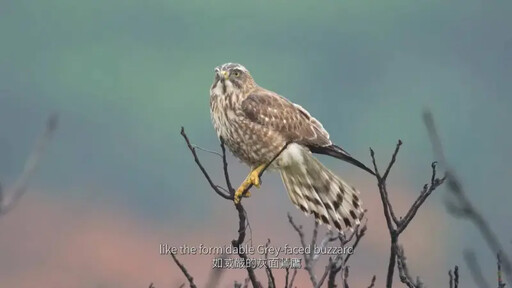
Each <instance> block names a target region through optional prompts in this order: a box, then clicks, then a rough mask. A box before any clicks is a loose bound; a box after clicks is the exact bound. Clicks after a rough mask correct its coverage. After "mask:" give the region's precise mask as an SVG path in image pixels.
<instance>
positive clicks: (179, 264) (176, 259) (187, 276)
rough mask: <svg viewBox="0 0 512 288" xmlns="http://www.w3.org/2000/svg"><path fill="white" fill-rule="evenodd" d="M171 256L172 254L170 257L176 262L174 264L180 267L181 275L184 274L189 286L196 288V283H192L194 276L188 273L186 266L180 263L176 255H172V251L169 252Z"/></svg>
mask: <svg viewBox="0 0 512 288" xmlns="http://www.w3.org/2000/svg"><path fill="white" fill-rule="evenodd" d="M171 256H172V259H174V262H175V263H176V265H178V267H179V268H180V270H181V272H182V273H183V275H185V277H186V278H187V280H188V284H189V285H190V288H197V286H196V284H194V278H193V277H192V276H190V273H188V271H187V268H185V266H184V265H183V264H181V262H180V261H179V260H178V258H177V257H176V255H174V253H171Z"/></svg>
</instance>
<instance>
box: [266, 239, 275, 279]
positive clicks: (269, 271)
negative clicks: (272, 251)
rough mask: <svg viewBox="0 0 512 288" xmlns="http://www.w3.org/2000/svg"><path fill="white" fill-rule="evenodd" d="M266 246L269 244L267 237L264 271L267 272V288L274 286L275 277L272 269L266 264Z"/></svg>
mask: <svg viewBox="0 0 512 288" xmlns="http://www.w3.org/2000/svg"><path fill="white" fill-rule="evenodd" d="M268 246H270V239H268V241H267V243H266V244H265V248H267V249H265V271H266V273H267V278H268V287H269V288H276V279H275V278H274V273H272V269H271V268H270V267H269V265H268Z"/></svg>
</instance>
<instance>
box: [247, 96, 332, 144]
mask: <svg viewBox="0 0 512 288" xmlns="http://www.w3.org/2000/svg"><path fill="white" fill-rule="evenodd" d="M242 111H243V112H244V113H245V115H246V116H247V118H248V119H249V120H251V121H253V122H255V123H258V124H260V125H262V126H264V127H268V128H270V129H272V130H274V131H278V132H280V133H282V135H283V136H285V137H286V138H287V140H288V141H293V142H295V143H299V144H304V145H308V146H309V145H312V146H328V145H331V144H332V143H331V140H329V133H327V131H326V130H325V129H324V127H323V126H322V124H321V123H320V122H319V121H318V120H316V119H315V118H314V117H312V116H311V115H310V114H309V113H308V111H306V109H304V108H302V107H301V106H299V105H297V104H294V103H292V102H290V101H289V100H288V99H286V98H284V97H282V96H280V95H279V94H276V93H274V92H272V91H268V90H265V89H262V88H259V89H257V90H255V91H253V92H252V93H251V94H250V95H249V96H248V97H247V98H246V99H245V100H244V101H243V102H242Z"/></svg>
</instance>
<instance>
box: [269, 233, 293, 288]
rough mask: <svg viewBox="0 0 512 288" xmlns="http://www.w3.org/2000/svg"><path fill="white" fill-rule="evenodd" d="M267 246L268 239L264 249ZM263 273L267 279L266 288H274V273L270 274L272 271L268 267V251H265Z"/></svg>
mask: <svg viewBox="0 0 512 288" xmlns="http://www.w3.org/2000/svg"><path fill="white" fill-rule="evenodd" d="M269 245H270V239H268V241H267V243H266V244H265V248H268V246H269ZM265 271H266V273H267V278H268V288H276V279H275V278H274V273H272V269H271V268H270V267H269V266H268V249H265ZM287 280H288V279H287Z"/></svg>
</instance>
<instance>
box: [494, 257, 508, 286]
mask: <svg viewBox="0 0 512 288" xmlns="http://www.w3.org/2000/svg"><path fill="white" fill-rule="evenodd" d="M496 258H497V263H496V265H497V268H498V288H504V287H505V285H506V284H505V282H503V278H502V277H501V253H499V252H498V254H496Z"/></svg>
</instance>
